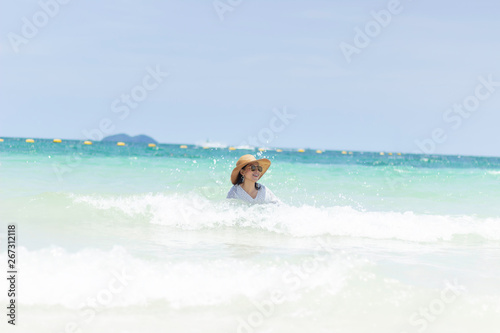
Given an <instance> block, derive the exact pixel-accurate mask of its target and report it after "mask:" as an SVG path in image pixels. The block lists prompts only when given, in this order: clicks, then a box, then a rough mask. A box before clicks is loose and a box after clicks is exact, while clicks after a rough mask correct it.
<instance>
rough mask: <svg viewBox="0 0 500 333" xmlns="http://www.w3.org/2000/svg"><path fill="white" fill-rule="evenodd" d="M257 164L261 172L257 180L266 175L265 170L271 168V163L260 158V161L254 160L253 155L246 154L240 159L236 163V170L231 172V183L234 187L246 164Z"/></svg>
mask: <svg viewBox="0 0 500 333" xmlns="http://www.w3.org/2000/svg"><path fill="white" fill-rule="evenodd" d="M253 162H259V165H260V166H261V167H262V172H261V173H260V177H259V179H260V178H261V177H262V176H263V175H264V174H265V173H266V171H267V169H269V167H270V166H271V161H270V160H268V159H267V158H261V159H260V160H258V159H256V158H255V157H254V156H253V155H250V154H246V155H243V156H241V157H240V159H239V160H238V162H236V168H234V169H233V172H231V183H233V185H236V180H237V179H238V174H239V173H240V170H241V169H242V168H243V167H244V166H245V165H247V164H248V163H253Z"/></svg>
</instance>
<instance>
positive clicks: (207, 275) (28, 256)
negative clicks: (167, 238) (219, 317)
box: [0, 246, 366, 309]
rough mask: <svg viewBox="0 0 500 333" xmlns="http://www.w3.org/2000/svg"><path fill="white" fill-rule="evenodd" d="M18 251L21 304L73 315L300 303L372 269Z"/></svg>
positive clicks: (348, 262) (326, 259) (116, 252)
mask: <svg viewBox="0 0 500 333" xmlns="http://www.w3.org/2000/svg"><path fill="white" fill-rule="evenodd" d="M18 252H19V257H20V258H22V261H21V262H20V264H19V265H18V266H19V267H18V269H19V272H21V273H20V274H19V275H18V278H19V282H18V284H19V286H22V295H21V296H20V302H21V303H22V304H24V305H30V306H33V305H41V304H42V305H52V306H53V305H61V306H64V307H67V308H75V309H83V308H88V307H93V308H104V307H106V308H109V307H127V306H138V305H139V306H141V305H142V306H145V305H148V304H151V303H152V302H161V303H163V304H165V305H167V306H168V307H170V308H173V309H179V308H185V307H192V306H215V305H224V304H229V303H231V302H233V303H234V302H235V303H236V304H237V303H238V302H240V301H246V302H248V299H258V298H262V297H263V298H265V297H268V296H269V290H280V291H281V293H282V297H281V298H282V300H283V301H289V302H294V301H297V300H298V299H299V298H300V297H302V296H303V294H304V293H308V292H309V291H311V290H312V289H316V288H320V289H321V290H322V291H324V292H328V293H330V294H335V293H337V292H338V291H339V290H340V289H341V288H342V285H343V282H344V280H345V279H346V278H347V277H348V276H349V271H350V270H352V269H353V267H355V266H360V267H361V266H362V265H366V261H361V260H353V259H352V258H349V259H348V258H340V257H338V256H333V255H329V254H328V253H326V254H322V255H319V254H318V256H317V257H311V258H308V259H304V260H301V261H298V262H296V263H289V262H284V261H283V262H277V263H275V264H269V263H267V264H265V265H263V264H262V263H261V262H257V261H252V260H248V259H238V258H227V257H226V258H219V259H207V258H205V259H198V260H188V261H186V260H182V261H181V260H179V261H170V260H162V261H160V260H150V259H144V258H139V257H135V256H133V255H131V254H130V253H129V252H127V250H126V249H125V248H123V247H120V246H115V247H113V248H112V249H111V250H109V251H105V250H99V249H90V248H87V249H83V250H80V251H78V252H69V251H67V250H65V249H63V248H60V247H51V248H44V249H41V250H34V251H33V250H27V249H26V248H24V247H20V248H19V249H18ZM1 255H2V256H5V252H4V253H1ZM354 275H355V276H358V274H354ZM4 280H5V279H4ZM5 283H6V282H5V281H3V282H2V283H0V284H2V285H3V284H5ZM4 290H7V289H4ZM2 298H6V297H5V295H3V296H2ZM239 299H240V300H239Z"/></svg>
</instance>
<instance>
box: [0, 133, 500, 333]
mask: <svg viewBox="0 0 500 333" xmlns="http://www.w3.org/2000/svg"><path fill="white" fill-rule="evenodd" d="M246 153H252V154H254V155H256V156H259V157H267V158H269V159H271V161H272V163H273V164H272V166H271V168H270V169H269V171H268V172H267V173H266V174H265V176H264V177H263V178H262V179H261V181H262V183H263V184H265V185H266V186H267V187H269V188H270V189H272V191H273V192H274V193H275V194H276V195H277V196H278V197H280V199H281V200H282V201H283V202H284V205H281V206H279V205H260V206H249V205H247V204H245V203H241V202H233V201H228V200H226V199H225V196H226V194H227V191H228V190H229V188H230V187H231V183H230V181H229V175H230V171H231V170H232V168H233V167H234V165H235V163H236V160H237V159H238V158H239V156H241V155H243V154H246ZM0 164H1V165H0V177H1V178H0V182H1V183H0V185H1V186H0V209H1V216H2V225H1V228H2V229H1V235H2V239H1V240H2V243H1V244H5V242H4V241H5V234H6V230H7V225H8V224H16V225H17V229H18V231H17V232H18V247H19V250H18V252H19V253H18V259H19V272H20V273H19V297H18V302H19V306H20V308H19V318H18V326H17V329H18V330H20V331H22V332H35V331H36V332H46V331H47V332H64V331H71V329H73V330H74V329H79V330H80V331H81V332H144V331H167V332H199V331H200V330H202V331H204V332H304V331H306V330H307V331H315V332H367V331H372V332H395V333H400V332H424V331H425V332H443V331H447V332H471V331H473V330H475V331H481V332H497V331H498V327H500V320H499V319H498V318H500V316H499V314H500V290H499V286H500V264H499V263H500V209H499V208H498V202H500V192H499V190H498V189H499V188H500V187H499V185H500V159H498V158H484V157H465V156H461V157H458V156H423V155H413V154H410V155H405V154H402V155H396V154H395V153H394V154H393V155H388V154H387V153H386V154H385V155H380V154H378V153H367V152H364V153H362V152H352V154H342V153H341V152H335V151H326V152H323V153H322V154H317V153H316V151H315V150H306V152H305V153H298V152H296V151H291V150H290V151H287V150H285V151H284V152H282V153H278V152H274V151H268V152H263V153H259V152H258V151H248V150H236V151H229V150H227V149H202V148H201V147H195V146H188V148H187V149H181V148H179V145H159V146H158V147H156V148H148V147H145V146H144V145H139V144H136V145H128V146H126V147H117V146H115V145H113V144H109V143H108V144H105V143H94V144H93V145H92V146H84V145H82V143H81V142H78V141H70V142H68V141H63V143H61V144H55V143H52V142H51V141H49V140H36V142H35V143H34V144H29V143H26V142H24V140H21V139H9V138H7V139H5V141H4V142H2V143H1V144H0ZM0 253H1V257H2V258H4V259H2V261H3V262H5V261H6V247H5V246H2V248H1V249H0ZM0 288H2V290H7V284H6V282H5V281H3V282H2V283H1V284H0ZM1 295H2V296H1V297H0V298H1V299H2V303H3V304H5V303H4V301H7V297H6V294H5V293H4V292H2V293H1ZM40 323H43V325H41V324H40Z"/></svg>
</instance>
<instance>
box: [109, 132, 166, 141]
mask: <svg viewBox="0 0 500 333" xmlns="http://www.w3.org/2000/svg"><path fill="white" fill-rule="evenodd" d="M101 141H102V142H126V143H156V144H157V143H158V142H157V141H156V140H155V139H153V138H151V137H149V136H147V135H143V134H141V135H136V136H130V135H128V134H123V133H122V134H116V135H110V136H107V137H105V138H104V139H102V140H101Z"/></svg>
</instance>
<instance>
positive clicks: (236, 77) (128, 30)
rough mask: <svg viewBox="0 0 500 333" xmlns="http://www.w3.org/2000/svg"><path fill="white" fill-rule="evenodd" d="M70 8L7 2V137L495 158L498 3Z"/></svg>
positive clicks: (224, 1)
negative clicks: (134, 138) (283, 117)
mask: <svg viewBox="0 0 500 333" xmlns="http://www.w3.org/2000/svg"><path fill="white" fill-rule="evenodd" d="M59 1H62V0H59ZM65 1H66V2H67V3H65V4H60V3H58V2H56V0H41V1H40V2H37V1H31V0H29V1H28V0H23V1H20V0H18V1H7V0H1V2H0V3H1V7H0V31H1V39H0V56H1V62H0V78H1V79H0V110H1V113H0V137H35V138H36V137H41V138H63V139H86V138H87V137H86V136H89V133H94V138H97V137H98V136H97V134H96V133H98V132H100V133H103V134H106V135H111V134H117V133H128V134H130V135H137V134H147V135H150V136H152V137H153V138H155V139H156V140H158V141H160V142H164V143H181V144H182V143H185V144H190V143H197V142H201V141H204V140H206V139H210V141H214V142H221V143H225V144H228V145H239V144H242V143H248V142H249V141H254V142H257V145H258V146H265V147H284V148H314V149H335V150H364V151H393V152H419V151H420V152H428V153H442V154H464V155H465V154H471V155H495V156H500V145H498V141H499V132H500V131H498V126H499V125H498V124H499V123H500V83H499V82H500V68H499V66H498V59H499V56H500V39H499V37H498V31H500V21H499V20H498V19H497V14H498V13H499V12H500V3H497V2H494V1H491V0H490V1H485V0H479V1H466V2H456V1H448V0H445V1H430V0H413V1H410V0H406V1H403V0H401V1H399V2H398V1H396V0H393V1H355V0H354V1H335V0H331V1H319V0H307V1H306V0H302V1H282V0H276V1H272V0H267V1H262V0H253V1H250V0H240V1H237V0H221V1H218V2H217V1H211V0H199V1H194V0H191V1H186V0H184V1H180V0H179V1H159V0H158V1H141V2H139V1H114V0H110V1H78V0H65ZM41 3H43V4H47V5H43V6H42V5H41ZM214 3H217V4H218V8H219V12H217V10H216V9H215V7H214ZM55 4H57V5H55ZM42 7H45V8H49V9H45V10H44V9H43V8H42ZM47 13H48V14H47ZM373 13H378V14H373ZM387 13H389V16H387ZM49 14H50V15H49ZM384 14H385V16H384ZM375 16H378V17H379V19H378V20H379V21H377V20H376V19H375V18H374V17H375ZM221 17H222V18H223V19H221ZM26 22H29V23H26ZM30 24H33V26H34V27H35V29H36V30H37V31H36V32H34V31H33V30H30V29H29V27H27V26H28V25H30ZM370 29H371V30H370ZM359 31H362V32H361V33H359ZM362 35H365V36H362ZM342 43H344V44H342ZM356 43H357V44H356ZM341 45H344V46H345V45H350V46H349V47H350V48H348V49H349V50H350V51H351V53H350V54H348V56H346V54H344V52H345V51H344V52H343V51H342V47H341ZM354 48H356V50H357V51H356V52H352V50H353V49H354ZM344 49H345V48H344ZM16 51H17V52H16ZM348 60H349V61H348ZM155 71H159V72H161V73H168V76H167V75H163V74H161V75H160V76H161V77H160V78H159V79H158V80H156V81H155V79H154V77H152V76H151V72H155ZM162 75H163V76H162ZM488 81H489V82H490V83H489V84H488V83H487V84H484V82H488ZM144 82H146V83H144ZM482 82H483V83H482ZM146 86H147V88H148V89H146ZM126 95H128V96H129V103H132V104H126V102H125V101H124V99H122V98H124V97H123V96H126ZM130 96H134V97H132V100H130V98H131V97H130ZM456 104H458V105H459V107H458V108H456V109H453V106H454V105H456ZM132 105H133V107H132ZM460 105H461V107H460ZM120 108H121V109H120ZM460 108H461V110H462V111H458V110H459V109H460ZM464 108H465V109H464ZM273 110H274V111H273ZM283 110H286V113H288V114H290V115H293V118H292V116H290V117H289V118H288V119H287V121H285V122H283V121H280V120H279V119H277V116H276V112H281V113H283V112H284V111H283ZM100 126H101V128H100ZM101 129H102V130H101ZM96 131H97V132H96ZM252 138H254V139H256V140H254V139H252Z"/></svg>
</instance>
